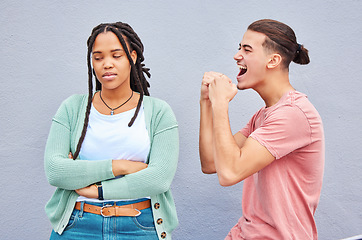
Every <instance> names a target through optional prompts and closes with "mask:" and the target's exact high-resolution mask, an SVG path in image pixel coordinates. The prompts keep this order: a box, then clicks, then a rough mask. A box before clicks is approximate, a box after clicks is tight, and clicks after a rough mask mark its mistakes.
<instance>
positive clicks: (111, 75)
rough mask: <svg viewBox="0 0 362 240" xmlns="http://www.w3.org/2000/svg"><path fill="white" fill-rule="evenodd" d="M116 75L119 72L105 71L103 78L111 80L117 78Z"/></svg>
mask: <svg viewBox="0 0 362 240" xmlns="http://www.w3.org/2000/svg"><path fill="white" fill-rule="evenodd" d="M116 76H117V74H115V73H105V74H103V76H102V78H103V79H104V80H108V81H110V80H113V79H115V78H116Z"/></svg>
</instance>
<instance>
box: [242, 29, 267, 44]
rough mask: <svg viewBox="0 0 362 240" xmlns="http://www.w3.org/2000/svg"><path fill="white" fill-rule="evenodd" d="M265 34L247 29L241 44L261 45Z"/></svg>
mask: <svg viewBox="0 0 362 240" xmlns="http://www.w3.org/2000/svg"><path fill="white" fill-rule="evenodd" d="M265 38H266V35H265V34H263V33H259V32H255V31H251V30H248V31H246V32H245V34H244V36H243V39H242V40H241V45H242V46H243V45H249V46H251V47H253V46H255V47H256V46H258V45H262V44H263V43H264V41H265Z"/></svg>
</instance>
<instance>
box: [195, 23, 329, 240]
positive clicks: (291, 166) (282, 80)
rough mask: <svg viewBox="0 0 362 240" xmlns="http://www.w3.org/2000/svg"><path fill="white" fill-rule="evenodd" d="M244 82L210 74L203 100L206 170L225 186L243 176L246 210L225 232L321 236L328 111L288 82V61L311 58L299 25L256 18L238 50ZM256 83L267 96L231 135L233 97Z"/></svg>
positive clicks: (272, 236)
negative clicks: (318, 217)
mask: <svg viewBox="0 0 362 240" xmlns="http://www.w3.org/2000/svg"><path fill="white" fill-rule="evenodd" d="M234 59H235V60H236V63H237V65H238V67H239V68H240V73H239V75H238V76H237V77H236V78H237V85H235V84H232V82H231V80H230V79H229V78H228V77H226V76H225V75H223V74H220V73H216V72H207V73H205V74H204V77H203V79H202V86H201V99H200V141H199V148H200V161H201V167H202V171H203V172H204V173H207V174H211V173H217V175H218V179H219V182H220V184H221V185H222V186H230V185H234V184H236V183H238V182H240V181H243V180H244V185H243V196H242V210H243V216H242V217H241V218H240V219H239V221H238V223H237V224H236V225H235V226H234V227H233V228H232V229H231V231H230V232H229V234H228V236H227V237H226V239H303V240H304V239H317V238H318V236H317V229H316V224H315V221H314V213H315V210H316V207H317V205H318V202H319V197H320V191H321V187H322V178H323V169H324V133H323V126H322V121H321V118H320V116H319V114H318V112H317V111H316V109H315V108H314V107H313V105H312V104H311V103H310V102H309V100H308V99H307V97H306V95H304V94H302V93H300V92H298V91H296V90H295V89H294V88H293V87H292V85H291V84H290V82H289V64H290V62H291V61H294V62H295V63H298V64H308V63H309V57H308V50H307V49H305V48H304V47H303V46H302V45H300V44H298V43H297V41H296V37H295V34H294V31H293V30H292V29H291V28H290V27H289V26H287V25H285V24H283V23H281V22H278V21H274V20H269V19H263V20H259V21H256V22H254V23H252V24H251V25H250V26H249V27H248V30H247V31H246V33H245V34H244V37H243V39H242V41H241V43H240V48H239V51H238V52H237V54H236V55H235V56H234ZM249 88H251V89H254V90H255V91H256V92H257V93H258V94H259V95H260V97H261V98H262V99H263V100H264V102H265V107H263V108H261V109H260V110H259V111H257V112H256V114H255V115H254V116H253V117H252V118H251V119H250V121H249V122H248V124H247V125H246V126H245V127H244V128H243V129H241V130H240V131H239V132H237V133H236V134H235V135H232V133H231V130H230V123H229V116H228V104H229V102H230V101H231V100H232V99H233V97H234V96H235V95H236V93H237V89H239V90H243V89H249Z"/></svg>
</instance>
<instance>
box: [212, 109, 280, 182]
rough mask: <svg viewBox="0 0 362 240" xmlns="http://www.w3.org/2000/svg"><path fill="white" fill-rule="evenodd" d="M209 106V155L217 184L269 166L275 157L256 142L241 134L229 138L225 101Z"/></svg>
mask: <svg viewBox="0 0 362 240" xmlns="http://www.w3.org/2000/svg"><path fill="white" fill-rule="evenodd" d="M212 109H213V144H212V145H213V153H214V154H213V155H214V163H215V169H216V172H217V174H218V178H219V182H220V185H222V186H231V185H234V184H236V183H238V182H240V181H242V180H244V179H245V178H247V177H249V176H250V175H252V174H254V173H256V172H257V171H259V170H261V169H263V168H264V167H266V166H267V165H269V164H270V163H271V162H272V161H273V160H274V159H275V158H274V156H273V155H272V154H271V153H270V152H269V151H268V150H267V149H266V148H265V147H264V146H263V145H261V144H260V143H259V142H258V141H256V140H254V139H252V138H250V137H249V138H247V139H246V137H245V136H244V135H242V134H241V133H237V134H235V136H234V137H233V135H232V133H231V129H230V123H229V115H228V103H226V104H225V103H219V104H214V105H213V106H212Z"/></svg>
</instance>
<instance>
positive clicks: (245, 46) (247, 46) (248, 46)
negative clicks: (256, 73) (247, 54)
mask: <svg viewBox="0 0 362 240" xmlns="http://www.w3.org/2000/svg"><path fill="white" fill-rule="evenodd" d="M242 47H243V48H251V49H253V48H252V47H251V46H250V45H248V44H243V46H242Z"/></svg>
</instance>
